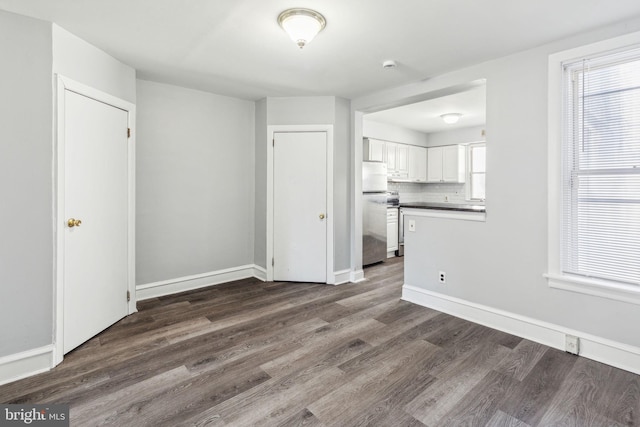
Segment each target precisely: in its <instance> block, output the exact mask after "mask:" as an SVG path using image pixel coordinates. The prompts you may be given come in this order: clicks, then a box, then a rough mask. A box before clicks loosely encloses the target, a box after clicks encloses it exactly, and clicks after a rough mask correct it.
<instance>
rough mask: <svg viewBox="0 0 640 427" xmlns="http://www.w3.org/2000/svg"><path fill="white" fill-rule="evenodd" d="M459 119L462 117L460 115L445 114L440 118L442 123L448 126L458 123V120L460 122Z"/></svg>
mask: <svg viewBox="0 0 640 427" xmlns="http://www.w3.org/2000/svg"><path fill="white" fill-rule="evenodd" d="M460 117H462V114H460V113H447V114H443V115H441V116H440V118H441V119H442V121H443V122H445V123H446V124H448V125H452V124H454V123H458V120H460Z"/></svg>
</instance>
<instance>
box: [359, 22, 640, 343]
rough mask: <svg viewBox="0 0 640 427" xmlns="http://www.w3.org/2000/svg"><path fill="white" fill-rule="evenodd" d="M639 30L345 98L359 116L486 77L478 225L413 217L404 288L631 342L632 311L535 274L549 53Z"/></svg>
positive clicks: (543, 247) (543, 262)
mask: <svg viewBox="0 0 640 427" xmlns="http://www.w3.org/2000/svg"><path fill="white" fill-rule="evenodd" d="M638 30H640V20H639V19H635V20H631V21H627V22H623V23H620V24H617V25H613V26H610V27H607V28H602V29H600V30H597V31H593V32H590V33H586V34H583V35H580V36H576V37H572V38H570V39H566V40H562V41H559V42H556V43H553V44H549V45H545V46H542V47H539V48H536V49H533V50H529V51H526V52H522V53H518V54H515V55H511V56H508V57H505V58H502V59H499V60H495V61H490V62H486V63H483V64H479V65H477V66H475V67H470V68H466V69H463V70H459V71H456V72H452V73H449V74H446V75H443V76H439V77H435V78H433V79H430V80H428V81H425V82H421V83H419V84H415V85H408V86H405V87H402V88H397V89H394V90H388V91H383V92H380V93H377V94H372V95H370V96H367V97H363V98H359V99H357V100H353V101H352V106H353V109H354V110H355V111H359V110H360V111H367V109H369V108H371V107H372V106H375V105H385V104H388V103H391V102H393V101H397V100H400V99H405V98H407V99H408V98H410V97H412V96H416V95H418V94H420V93H425V92H428V91H432V90H438V89H441V88H445V87H449V86H454V85H457V84H461V83H463V82H467V81H472V80H476V79H481V78H486V79H487V123H486V130H487V139H488V140H489V144H490V148H489V149H488V150H487V170H488V171H489V172H488V173H487V202H486V206H487V218H486V222H468V221H455V220H446V219H437V218H419V219H418V220H417V228H418V229H419V230H423V231H425V230H426V232H428V234H429V238H428V239H422V241H421V243H420V244H416V245H415V250H416V252H417V253H414V254H411V255H409V257H408V258H407V259H406V261H409V258H412V259H413V261H414V262H407V264H406V267H405V283H407V284H409V285H413V286H416V287H419V288H422V289H425V290H430V291H433V292H438V293H441V294H444V295H446V296H450V297H456V298H460V299H462V300H465V301H468V302H472V303H476V304H481V305H485V306H488V307H491V308H494V309H499V310H504V311H507V312H510V313H515V314H517V315H522V316H527V317H530V318H533V319H537V320H540V321H545V322H549V323H551V324H555V325H560V326H562V327H566V328H571V329H573V330H577V331H582V332H585V333H589V334H593V335H595V336H598V337H604V338H607V339H610V340H613V341H616V342H619V343H623V344H628V345H632V346H640V334H639V333H638V326H637V324H638V323H637V320H638V319H639V318H640V306H638V305H633V304H628V303H622V302H617V301H613V300H608V299H603V298H599V297H594V296H588V295H583V294H576V293H571V292H567V291H562V290H556V289H551V288H549V287H548V285H547V283H546V280H545V279H544V278H543V276H542V275H543V274H544V273H546V272H547V168H548V165H547V108H548V105H547V80H548V75H547V74H548V68H547V67H548V59H549V54H551V53H554V52H558V51H562V50H565V49H569V48H572V47H576V46H581V45H584V44H588V43H592V42H595V41H598V40H603V39H606V38H610V37H614V36H617V35H620V34H625V33H629V32H632V31H638ZM354 134H355V132H354ZM357 161H358V159H355V162H357ZM354 215H357V213H354ZM416 235H417V234H416ZM410 239H411V238H410ZM409 243H410V242H409V241H407V251H408V250H409ZM416 243H417V242H416ZM440 270H443V271H446V272H447V284H446V285H440V284H438V283H437V281H436V277H437V272H438V271H440Z"/></svg>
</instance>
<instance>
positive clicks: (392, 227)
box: [387, 208, 398, 258]
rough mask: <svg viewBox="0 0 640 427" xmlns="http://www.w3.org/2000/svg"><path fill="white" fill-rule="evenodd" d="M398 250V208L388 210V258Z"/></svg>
mask: <svg viewBox="0 0 640 427" xmlns="http://www.w3.org/2000/svg"><path fill="white" fill-rule="evenodd" d="M397 250H398V208H387V257H388V258H390V257H392V256H394V255H395V251H397Z"/></svg>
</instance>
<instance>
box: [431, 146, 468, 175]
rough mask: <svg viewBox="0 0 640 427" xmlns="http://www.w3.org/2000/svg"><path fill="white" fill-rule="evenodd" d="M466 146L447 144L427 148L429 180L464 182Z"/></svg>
mask: <svg viewBox="0 0 640 427" xmlns="http://www.w3.org/2000/svg"><path fill="white" fill-rule="evenodd" d="M464 181H465V148H464V146H463V145H445V146H442V147H430V148H428V149H427V182H464Z"/></svg>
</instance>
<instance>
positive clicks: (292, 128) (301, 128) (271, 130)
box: [266, 125, 336, 284]
mask: <svg viewBox="0 0 640 427" xmlns="http://www.w3.org/2000/svg"><path fill="white" fill-rule="evenodd" d="M276 132H326V134H327V218H326V219H327V283H329V284H335V282H336V277H335V274H334V272H333V125H274V126H267V137H268V139H267V141H268V142H270V143H268V144H267V259H266V266H267V281H269V282H271V281H273V266H272V265H271V260H272V259H273V241H274V237H273V218H274V212H273V140H274V137H275V133H276ZM311 160H313V159H300V161H311Z"/></svg>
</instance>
